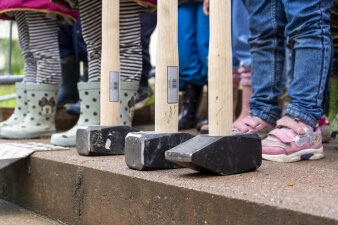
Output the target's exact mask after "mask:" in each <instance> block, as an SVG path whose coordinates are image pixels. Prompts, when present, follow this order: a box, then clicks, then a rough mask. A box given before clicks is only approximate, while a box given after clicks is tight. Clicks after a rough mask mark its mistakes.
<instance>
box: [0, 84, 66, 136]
mask: <svg viewBox="0 0 338 225" xmlns="http://www.w3.org/2000/svg"><path fill="white" fill-rule="evenodd" d="M58 89H59V86H58V85H50V84H33V83H26V90H27V103H28V114H27V116H26V117H25V118H24V120H23V121H22V122H20V123H18V124H16V125H14V126H10V127H4V128H2V129H1V132H0V133H1V136H3V137H5V138H10V139H27V138H40V137H45V136H50V135H51V134H53V133H54V132H55V131H56V129H55V113H56V96H57V91H58Z"/></svg>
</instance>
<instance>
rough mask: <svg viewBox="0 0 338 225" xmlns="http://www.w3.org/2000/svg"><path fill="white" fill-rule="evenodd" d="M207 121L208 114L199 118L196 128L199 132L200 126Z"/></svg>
mask: <svg viewBox="0 0 338 225" xmlns="http://www.w3.org/2000/svg"><path fill="white" fill-rule="evenodd" d="M208 123H209V121H208V114H207V115H205V117H204V119H203V120H201V121H200V122H198V123H197V125H196V130H197V131H198V132H200V131H201V127H202V126H204V125H207V124H208Z"/></svg>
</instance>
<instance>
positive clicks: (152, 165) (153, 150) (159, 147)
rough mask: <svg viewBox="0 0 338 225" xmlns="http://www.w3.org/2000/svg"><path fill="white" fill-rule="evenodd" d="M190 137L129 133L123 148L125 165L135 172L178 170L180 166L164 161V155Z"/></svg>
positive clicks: (181, 134)
mask: <svg viewBox="0 0 338 225" xmlns="http://www.w3.org/2000/svg"><path fill="white" fill-rule="evenodd" d="M192 137H193V136H192V135H191V134H188V133H173V134H157V133H154V132H138V133H129V134H128V135H127V137H126V146H125V156H126V157H125V159H126V163H127V165H128V167H129V168H131V169H136V170H155V169H175V168H180V167H181V166H179V165H177V164H174V163H172V162H169V161H167V160H165V155H164V153H165V152H166V151H167V150H169V149H171V148H173V147H175V146H177V145H179V144H181V143H183V142H185V141H187V140H189V139H190V138H192Z"/></svg>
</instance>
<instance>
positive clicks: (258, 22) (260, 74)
mask: <svg viewBox="0 0 338 225" xmlns="http://www.w3.org/2000/svg"><path fill="white" fill-rule="evenodd" d="M243 2H244V3H245V5H246V8H247V9H248V13H249V28H250V31H251V35H250V39H249V42H250V47H251V54H252V67H251V72H252V90H253V95H252V97H251V100H250V108H251V114H252V115H254V116H257V117H259V118H261V119H263V120H265V121H267V122H269V123H276V121H277V119H278V118H279V116H280V113H281V107H280V106H279V103H278V101H277V96H279V95H280V94H282V92H283V89H282V86H281V85H282V74H283V67H284V55H285V49H284V41H285V37H284V29H285V24H286V18H285V14H284V11H283V8H284V7H283V5H282V2H281V0H277V1H270V0H262V1H259V2H257V1H252V0H243Z"/></svg>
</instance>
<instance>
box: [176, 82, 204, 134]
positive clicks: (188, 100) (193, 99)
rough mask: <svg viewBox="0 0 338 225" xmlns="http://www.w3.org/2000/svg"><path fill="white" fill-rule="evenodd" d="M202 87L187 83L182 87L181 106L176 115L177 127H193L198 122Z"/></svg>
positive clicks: (183, 128) (182, 128) (180, 128)
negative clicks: (179, 111) (178, 113)
mask: <svg viewBox="0 0 338 225" xmlns="http://www.w3.org/2000/svg"><path fill="white" fill-rule="evenodd" d="M202 92H203V87H200V86H197V85H193V84H189V83H187V84H186V86H185V87H184V89H183V106H182V111H181V113H180V115H179V116H178V129H179V130H185V129H190V128H194V127H195V126H196V123H197V122H198V113H197V112H198V107H199V104H200V101H201V97H202Z"/></svg>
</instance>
